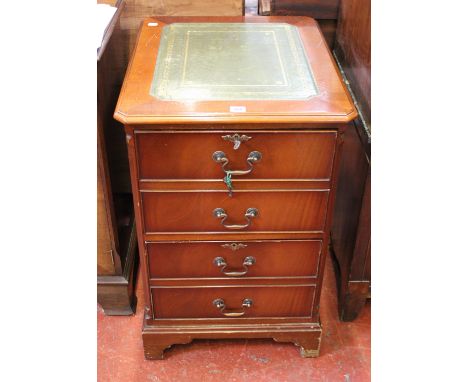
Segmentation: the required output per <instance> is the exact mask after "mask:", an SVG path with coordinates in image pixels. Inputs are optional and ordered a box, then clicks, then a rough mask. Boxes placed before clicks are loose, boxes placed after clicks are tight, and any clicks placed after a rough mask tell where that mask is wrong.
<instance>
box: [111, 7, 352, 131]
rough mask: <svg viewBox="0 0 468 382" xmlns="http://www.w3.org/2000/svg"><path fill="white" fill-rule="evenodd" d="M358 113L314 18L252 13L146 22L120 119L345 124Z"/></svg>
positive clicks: (131, 121)
mask: <svg viewBox="0 0 468 382" xmlns="http://www.w3.org/2000/svg"><path fill="white" fill-rule="evenodd" d="M356 115H357V114H356V110H355V108H354V106H353V103H352V101H351V98H350V96H349V94H348V93H347V90H346V88H345V86H344V85H343V83H342V80H341V77H340V75H339V73H338V71H337V68H336V66H335V63H334V61H333V59H332V57H331V55H330V52H329V50H328V48H327V45H326V43H325V41H324V39H323V36H322V34H321V32H320V30H319V27H318V24H317V23H316V22H315V21H314V20H313V19H311V18H307V17H287V16H285V17H252V16H250V17H152V18H148V19H146V20H144V21H143V23H142V27H141V30H140V35H139V38H138V42H137V45H136V48H135V51H134V53H133V57H132V60H131V62H130V65H129V68H128V70H127V74H126V77H125V81H124V85H123V87H122V91H121V94H120V98H119V101H118V104H117V108H116V111H115V114H114V117H115V118H116V119H117V120H119V121H121V122H123V123H125V124H160V123H165V124H167V123H211V122H214V123H216V122H222V123H255V122H259V123H261V122H330V123H337V122H338V123H339V122H348V121H350V120H352V119H354V118H355V117H356Z"/></svg>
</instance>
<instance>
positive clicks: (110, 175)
mask: <svg viewBox="0 0 468 382" xmlns="http://www.w3.org/2000/svg"><path fill="white" fill-rule="evenodd" d="M116 6H117V11H116V13H115V14H114V17H113V19H112V20H111V22H110V24H109V27H108V28H107V31H106V33H105V36H104V39H103V43H102V45H101V48H100V49H99V51H98V55H97V74H98V75H97V79H98V81H97V85H98V89H97V101H98V105H97V275H98V279H97V299H98V302H99V304H100V305H101V306H102V308H103V309H104V312H105V313H106V314H109V315H128V314H132V313H133V312H134V309H135V303H136V300H135V297H134V290H133V289H134V272H135V269H136V264H137V259H136V232H135V226H134V218H133V206H132V204H131V198H129V196H130V195H128V193H127V194H126V195H125V193H122V191H123V190H125V187H127V192H128V188H129V187H130V176H129V172H128V164H127V160H124V161H123V160H122V158H123V159H125V157H126V155H127V150H126V145H125V135H124V133H123V132H122V131H121V129H120V131H119V129H117V128H116V125H117V124H118V122H117V121H115V120H113V118H112V112H113V108H114V107H115V102H116V95H117V94H118V89H115V87H116V86H118V84H119V82H120V83H121V82H122V78H123V71H119V70H116V68H115V66H114V64H113V63H114V61H113V56H114V53H115V44H116V41H117V40H118V39H117V36H119V33H120V30H119V19H120V16H121V14H122V10H123V8H124V2H123V1H118V2H117V4H116ZM119 149H120V152H119ZM125 168H126V169H127V171H126V172H125ZM122 169H123V170H122ZM125 175H126V176H125ZM117 191H120V192H117Z"/></svg>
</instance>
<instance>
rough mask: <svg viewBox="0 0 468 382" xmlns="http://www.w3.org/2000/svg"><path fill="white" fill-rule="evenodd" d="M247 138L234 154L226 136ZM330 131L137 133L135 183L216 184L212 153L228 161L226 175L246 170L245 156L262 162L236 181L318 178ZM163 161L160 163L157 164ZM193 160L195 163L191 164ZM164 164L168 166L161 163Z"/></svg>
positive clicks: (326, 171)
mask: <svg viewBox="0 0 468 382" xmlns="http://www.w3.org/2000/svg"><path fill="white" fill-rule="evenodd" d="M229 134H230V135H233V134H239V135H247V136H248V137H250V139H249V140H248V141H246V142H243V143H241V145H240V147H239V148H238V149H237V150H234V148H233V146H234V145H233V143H231V142H229V141H226V140H224V139H223V136H226V135H229ZM335 140H336V131H328V132H326V131H325V132H310V131H297V132H289V131H288V132H286V131H278V132H276V133H275V134H271V131H264V132H251V131H239V130H236V131H231V132H226V131H224V132H220V131H218V132H206V131H205V132H197V131H189V132H183V133H181V132H174V131H172V132H161V133H158V132H149V131H137V134H136V145H137V150H138V155H139V157H140V158H141V160H140V161H139V162H138V171H139V176H140V179H142V180H145V179H179V180H180V179H219V178H220V177H222V176H224V175H223V171H222V169H221V165H220V164H218V163H216V162H215V161H213V158H212V155H213V153H214V152H216V151H223V152H224V153H225V154H226V156H227V158H228V159H229V165H228V166H227V168H228V169H230V170H237V169H238V170H244V169H247V168H248V166H247V163H246V159H247V157H248V155H249V153H250V152H252V151H259V152H260V153H261V154H262V159H261V160H260V161H259V162H257V163H255V164H254V165H253V167H254V168H253V170H252V172H251V173H250V174H246V175H242V176H241V177H240V178H242V179H252V178H255V179H288V178H289V179H321V180H329V179H330V176H331V171H332V164H333V156H334V149H335ZM161 156H163V157H164V158H166V160H165V161H161V160H159V158H160V157H161ZM194 158H196V160H193V159H194ZM168 163H170V166H168V165H167V164H168Z"/></svg>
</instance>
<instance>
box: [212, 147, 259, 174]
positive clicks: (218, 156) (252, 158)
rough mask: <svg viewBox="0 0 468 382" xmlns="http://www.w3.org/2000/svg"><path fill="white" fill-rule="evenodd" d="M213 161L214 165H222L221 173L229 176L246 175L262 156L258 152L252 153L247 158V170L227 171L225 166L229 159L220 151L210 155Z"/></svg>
mask: <svg viewBox="0 0 468 382" xmlns="http://www.w3.org/2000/svg"><path fill="white" fill-rule="evenodd" d="M212 158H213V160H214V161H215V162H216V163H222V168H223V171H224V172H225V173H226V174H230V175H247V174H250V173H251V172H252V170H253V165H254V163H256V162H259V161H260V160H261V159H262V154H261V153H260V152H259V151H252V152H251V153H250V154H249V155H248V157H247V164H248V165H249V168H248V169H247V170H228V169H227V168H226V166H227V165H228V163H229V159H228V157H227V156H226V154H225V153H223V152H222V151H215V152H214V153H213V155H212Z"/></svg>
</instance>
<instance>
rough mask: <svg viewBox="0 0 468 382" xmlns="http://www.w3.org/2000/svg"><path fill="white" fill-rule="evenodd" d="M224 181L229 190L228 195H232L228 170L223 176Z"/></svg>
mask: <svg viewBox="0 0 468 382" xmlns="http://www.w3.org/2000/svg"><path fill="white" fill-rule="evenodd" d="M223 181H224V183H225V184H226V186H227V188H228V191H229V196H232V191H233V189H234V188H233V187H232V180H231V173H230V172H228V173H226V176H225V177H224V179H223Z"/></svg>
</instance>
